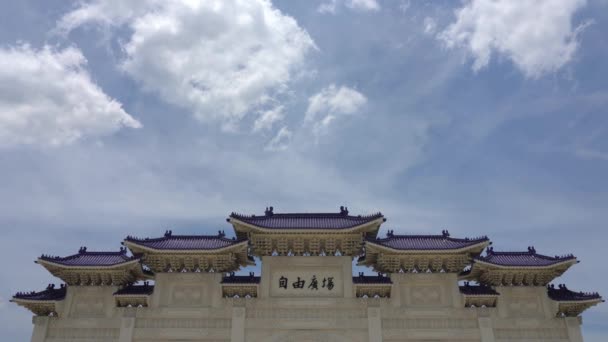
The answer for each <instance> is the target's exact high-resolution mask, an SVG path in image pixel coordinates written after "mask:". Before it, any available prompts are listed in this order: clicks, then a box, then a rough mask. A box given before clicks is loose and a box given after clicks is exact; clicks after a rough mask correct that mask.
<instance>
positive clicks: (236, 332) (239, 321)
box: [230, 306, 245, 342]
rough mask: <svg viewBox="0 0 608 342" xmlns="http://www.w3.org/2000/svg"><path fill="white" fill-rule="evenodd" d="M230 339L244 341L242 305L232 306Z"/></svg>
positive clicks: (233, 341) (243, 312) (238, 341)
mask: <svg viewBox="0 0 608 342" xmlns="http://www.w3.org/2000/svg"><path fill="white" fill-rule="evenodd" d="M230 341H231V342H245V308H244V307H242V306H234V307H232V326H231V328H230Z"/></svg>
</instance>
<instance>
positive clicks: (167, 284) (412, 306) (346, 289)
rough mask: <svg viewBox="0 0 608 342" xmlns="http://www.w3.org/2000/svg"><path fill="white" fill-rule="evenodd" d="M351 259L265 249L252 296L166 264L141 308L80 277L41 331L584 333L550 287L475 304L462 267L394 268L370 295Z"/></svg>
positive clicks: (162, 339) (41, 339) (511, 337)
mask: <svg viewBox="0 0 608 342" xmlns="http://www.w3.org/2000/svg"><path fill="white" fill-rule="evenodd" d="M351 268H352V267H351V259H350V257H264V259H263V266H262V278H261V283H260V287H259V297H258V298H248V299H245V298H238V299H237V298H222V297H221V296H222V291H221V284H220V282H221V277H222V275H221V274H214V273H162V274H157V275H156V281H155V288H154V293H153V295H152V296H151V297H150V299H149V306H148V307H140V308H118V307H116V304H115V302H114V298H113V296H112V293H113V292H114V291H116V290H117V288H115V287H110V286H106V287H101V286H70V287H69V288H68V292H67V296H66V299H65V300H64V301H63V302H62V304H61V305H60V306H59V308H58V310H59V312H58V314H59V316H58V317H34V332H33V335H32V341H35V342H59V341H95V342H97V341H99V342H101V341H104V342H106V341H107V342H109V341H112V342H127V341H138V342H144V341H146V342H149V341H150V342H169V341H182V342H184V341H206V342H209V341H243V342H244V341H251V342H258V341H260V342H261V341H264V342H266V341H270V342H284V341H327V342H346V341H361V342H363V341H373V342H379V341H395V342H396V341H404V342H405V341H407V342H422V341H424V342H431V341H437V342H438V341H459V342H488V341H496V342H511V341H526V342H532V341H536V342H541V341H573V342H580V341H582V337H581V334H580V321H579V319H578V318H576V317H575V318H556V317H555V312H556V311H555V309H556V307H555V303H553V302H552V301H551V300H550V299H548V298H547V295H546V290H545V288H544V287H499V288H497V289H496V290H497V291H498V292H499V293H500V297H499V299H498V303H497V307H496V308H465V307H464V299H463V296H462V295H461V294H460V291H459V289H458V282H457V277H456V275H455V274H450V273H434V274H429V273H420V274H394V275H392V276H391V278H392V281H393V288H392V296H391V298H378V299H372V298H370V299H364V298H355V297H354V289H353V283H352V275H351V274H352V273H351V272H352V269H351ZM282 278H284V279H286V281H283V282H281V279H282ZM329 278H331V284H332V287H331V289H330V288H329V287H328V285H329ZM313 279H316V282H317V283H316V285H315V286H311V284H312V283H313ZM324 280H325V283H323V281H324ZM301 281H304V283H303V284H302V283H300V282H301ZM294 283H295V285H296V286H295V287H294ZM283 285H284V286H283ZM300 285H302V286H301V287H300ZM315 287H316V289H315Z"/></svg>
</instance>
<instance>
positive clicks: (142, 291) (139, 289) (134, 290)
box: [114, 282, 154, 296]
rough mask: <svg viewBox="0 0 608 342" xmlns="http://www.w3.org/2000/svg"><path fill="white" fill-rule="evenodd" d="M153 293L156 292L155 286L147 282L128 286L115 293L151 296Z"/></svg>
mask: <svg viewBox="0 0 608 342" xmlns="http://www.w3.org/2000/svg"><path fill="white" fill-rule="evenodd" d="M152 292H154V285H150V284H148V282H145V283H144V284H142V285H134V284H131V285H127V286H125V287H123V288H122V289H120V290H118V291H116V292H114V295H118V296H120V295H150V294H152Z"/></svg>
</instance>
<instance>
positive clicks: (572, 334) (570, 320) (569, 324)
mask: <svg viewBox="0 0 608 342" xmlns="http://www.w3.org/2000/svg"><path fill="white" fill-rule="evenodd" d="M565 319H566V328H567V329H568V339H569V340H570V342H583V334H582V333H581V319H580V317H566V318H565Z"/></svg>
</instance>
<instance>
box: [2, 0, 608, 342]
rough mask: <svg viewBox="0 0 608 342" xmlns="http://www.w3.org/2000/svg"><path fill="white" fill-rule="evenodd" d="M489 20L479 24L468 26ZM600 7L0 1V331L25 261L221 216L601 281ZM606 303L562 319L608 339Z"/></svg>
mask: <svg viewBox="0 0 608 342" xmlns="http://www.w3.org/2000/svg"><path fill="white" fill-rule="evenodd" d="M489 18H490V19H491V20H488V19H489ZM607 20H608V2H607V1H605V0H588V1H584V0H560V1H553V0H545V1H535V2H528V1H498V2H489V1H486V0H468V1H462V2H461V1H433V2H431V1H382V0H378V1H374V0H335V1H332V0H321V1H274V2H272V3H271V2H266V1H242V2H241V1H221V2H220V1H218V2H205V4H197V2H196V1H178V0H175V1H170V2H164V1H148V2H143V1H104V2H98V1H94V0H91V1H82V2H68V1H58V0H53V1H44V2H41V1H3V3H2V11H0V165H1V167H0V188H1V189H2V191H0V203H2V205H1V206H0V226H1V227H2V239H0V253H2V254H1V256H2V259H3V260H5V263H4V270H3V272H2V273H1V274H0V322H1V323H0V326H1V329H2V330H3V333H4V336H7V337H6V338H8V339H9V340H12V341H22V340H27V339H28V338H29V337H28V336H29V334H30V331H31V323H30V322H31V321H30V319H29V317H30V313H29V312H27V311H25V310H24V309H22V308H19V307H17V306H15V305H13V304H10V303H8V300H9V299H10V297H11V295H12V294H14V293H15V292H17V291H22V290H23V291H25V290H27V291H29V290H38V289H43V288H44V287H45V286H46V284H48V283H49V282H56V280H55V279H53V278H52V277H51V276H50V275H49V274H48V273H47V272H46V271H45V270H44V269H43V268H41V267H40V266H38V265H35V264H34V263H33V260H35V259H36V257H37V256H39V255H40V254H42V253H47V254H57V255H67V254H71V253H74V252H76V251H77V250H78V248H79V247H80V246H83V245H86V246H88V248H89V250H99V249H116V250H117V249H118V247H119V243H120V241H121V240H122V239H123V238H124V237H125V236H126V235H128V234H132V235H138V236H158V235H160V234H162V233H163V232H164V231H165V229H168V228H171V229H173V231H174V233H176V234H178V233H214V232H216V231H217V230H218V229H225V230H226V231H227V232H228V231H230V229H229V228H230V227H229V226H228V225H227V223H226V222H225V218H226V217H227V215H228V214H229V213H230V212H232V211H239V212H244V213H262V212H263V210H264V208H265V207H266V206H268V205H273V206H274V207H275V208H276V209H275V210H276V211H282V212H284V211H337V210H338V207H339V206H340V205H347V206H348V207H349V209H350V211H351V212H353V213H362V214H365V213H372V212H375V211H378V210H380V211H382V213H383V214H385V216H386V217H387V218H388V221H387V222H386V224H385V225H384V226H383V229H382V231H381V234H384V233H385V231H386V230H387V229H394V230H395V231H398V232H404V233H421V232H425V233H439V232H441V230H442V229H449V230H450V232H451V233H452V235H454V236H478V235H488V236H489V237H490V238H491V239H492V240H493V242H494V247H495V248H496V249H497V250H525V249H526V248H527V246H530V245H534V246H535V247H536V249H537V251H538V252H540V253H546V254H549V255H554V254H566V253H573V254H575V255H576V256H577V257H578V258H579V260H581V263H580V264H578V265H576V266H574V267H573V268H571V269H570V270H569V271H568V272H567V273H566V274H565V275H564V276H562V277H561V278H560V279H558V280H557V282H564V283H566V284H567V285H568V286H569V287H570V288H574V289H577V290H585V291H599V292H600V293H603V294H604V295H607V294H608V285H606V284H607V283H608V282H607V281H608V277H607V275H606V266H605V263H604V262H603V259H604V258H603V257H602V254H601V253H602V252H603V250H604V249H605V245H606V243H607V242H608V233H607V231H606V229H605V224H606V222H608V211H607V210H606V203H608V191H607V190H608V182H607V181H606V174H608V117H607V113H606V108H607V104H608V83H607V82H606V79H605V75H608V63H607V62H606V61H607V60H608V59H607V56H608V38H606V35H605V32H606V31H607V30H608V21H607ZM607 321H608V308H607V306H606V305H600V306H597V307H594V308H592V309H590V310H589V311H587V312H586V313H585V315H584V326H583V327H584V330H583V332H584V335H585V338H586V340H587V341H605V340H606V337H608V327H607V326H606V323H605V322H607Z"/></svg>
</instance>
